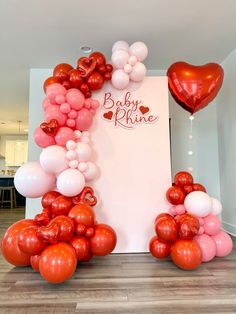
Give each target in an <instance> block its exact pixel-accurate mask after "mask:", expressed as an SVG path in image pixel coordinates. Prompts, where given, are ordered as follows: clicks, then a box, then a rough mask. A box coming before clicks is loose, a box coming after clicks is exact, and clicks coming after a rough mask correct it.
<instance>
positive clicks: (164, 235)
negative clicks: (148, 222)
mask: <svg viewBox="0 0 236 314" xmlns="http://www.w3.org/2000/svg"><path fill="white" fill-rule="evenodd" d="M178 229H179V228H178V224H177V223H176V221H175V220H174V218H173V217H172V216H170V217H162V218H160V219H159V220H158V221H157V222H156V224H155V231H156V234H157V236H158V239H159V240H161V241H164V242H171V241H175V240H176V239H177V238H178V231H179V230H178Z"/></svg>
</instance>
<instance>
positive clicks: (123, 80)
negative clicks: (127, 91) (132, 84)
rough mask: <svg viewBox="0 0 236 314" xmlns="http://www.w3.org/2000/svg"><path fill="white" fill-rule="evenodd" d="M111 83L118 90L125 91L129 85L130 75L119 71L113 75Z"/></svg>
mask: <svg viewBox="0 0 236 314" xmlns="http://www.w3.org/2000/svg"><path fill="white" fill-rule="evenodd" d="M111 83H112V85H113V86H114V87H115V88H116V89H124V88H126V87H127V86H128V85H129V75H128V74H127V73H125V72H124V71H123V70H121V69H119V70H116V71H114V72H113V73H112V78H111Z"/></svg>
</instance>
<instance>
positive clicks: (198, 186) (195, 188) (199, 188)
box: [193, 183, 206, 193]
mask: <svg viewBox="0 0 236 314" xmlns="http://www.w3.org/2000/svg"><path fill="white" fill-rule="evenodd" d="M193 191H202V192H205V193H206V188H205V187H204V186H203V185H202V184H200V183H194V184H193Z"/></svg>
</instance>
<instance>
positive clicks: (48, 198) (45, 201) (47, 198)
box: [41, 191, 61, 208]
mask: <svg viewBox="0 0 236 314" xmlns="http://www.w3.org/2000/svg"><path fill="white" fill-rule="evenodd" d="M60 195H61V194H60V193H59V192H56V191H50V192H47V193H45V194H44V195H43V197H42V200H41V204H42V206H43V208H46V207H51V205H52V203H53V201H54V200H55V199H56V198H57V197H58V196H60Z"/></svg>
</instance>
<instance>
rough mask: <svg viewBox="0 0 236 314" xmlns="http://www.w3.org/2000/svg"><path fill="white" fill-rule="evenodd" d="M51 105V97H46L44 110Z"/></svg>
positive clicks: (43, 104)
mask: <svg viewBox="0 0 236 314" xmlns="http://www.w3.org/2000/svg"><path fill="white" fill-rule="evenodd" d="M50 105H51V103H50V101H49V99H48V98H47V97H46V98H44V100H43V102H42V107H43V109H44V110H46V108H47V107H49V106H50Z"/></svg>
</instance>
